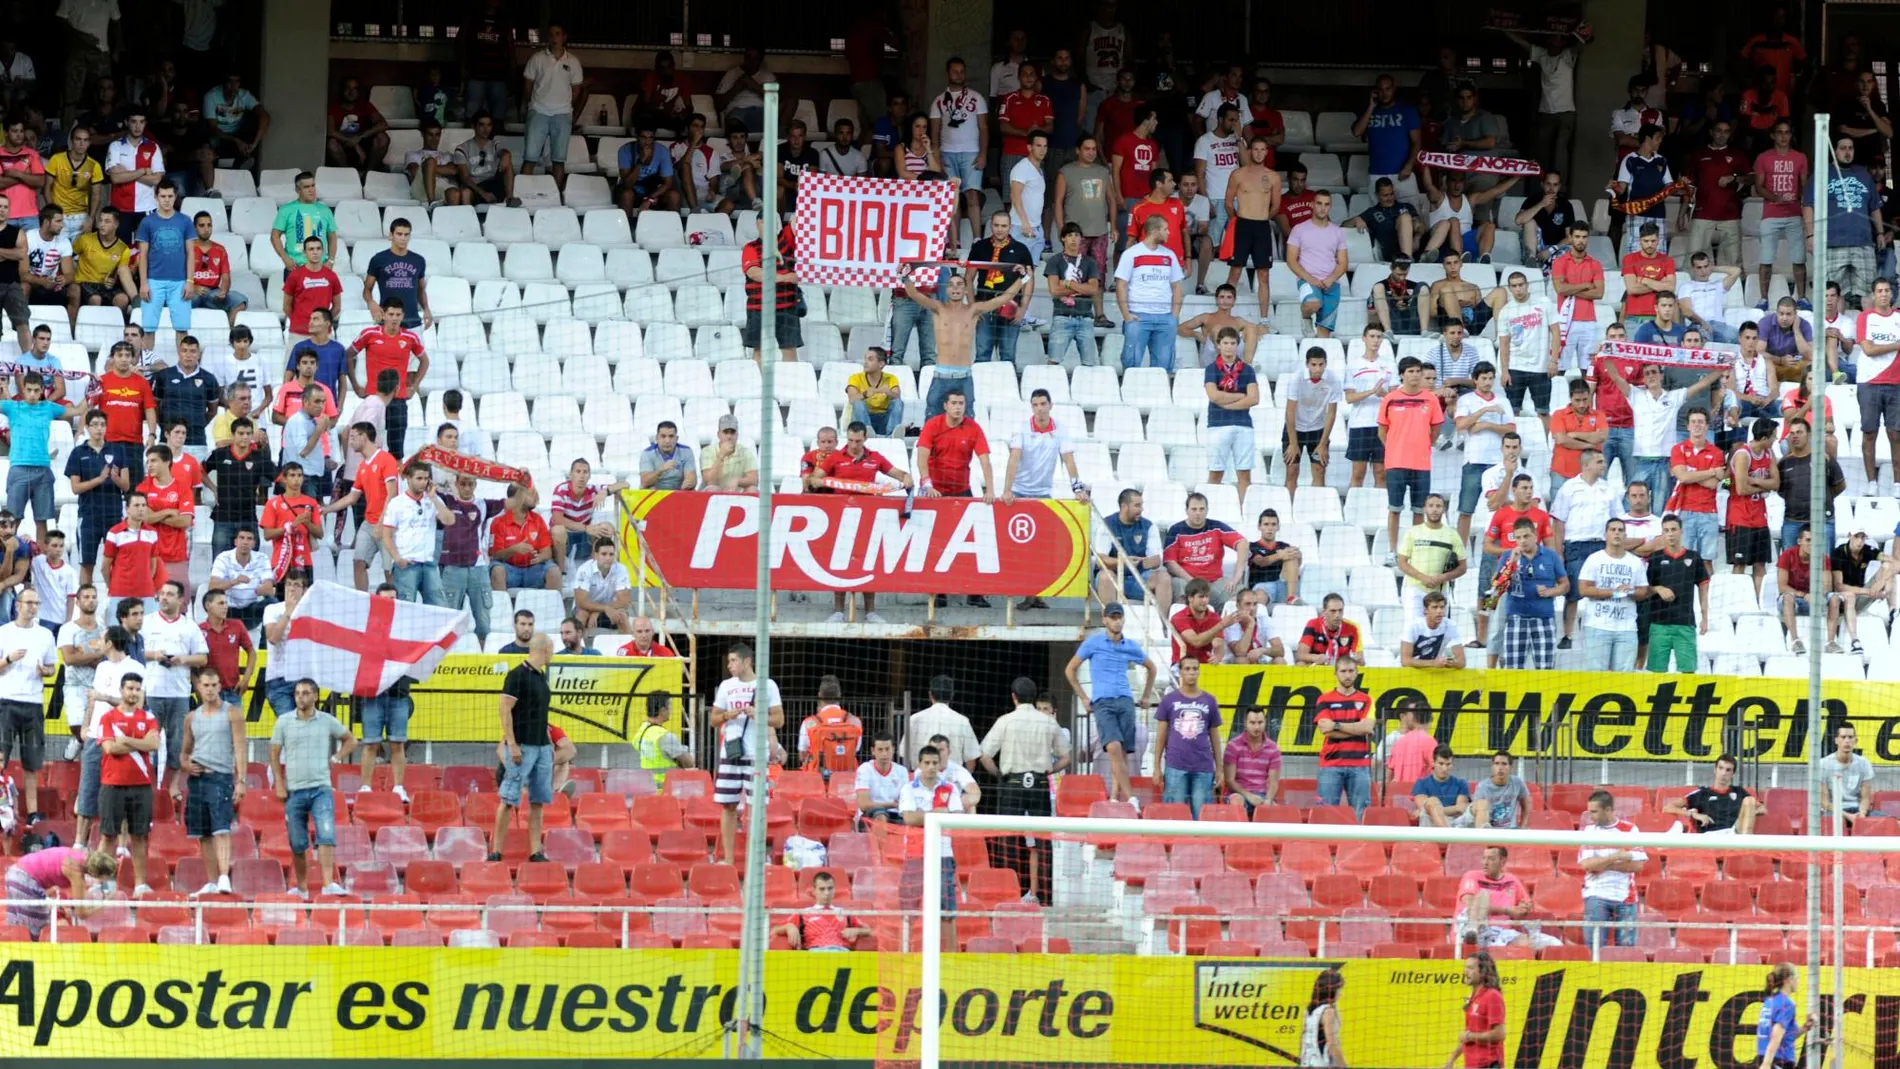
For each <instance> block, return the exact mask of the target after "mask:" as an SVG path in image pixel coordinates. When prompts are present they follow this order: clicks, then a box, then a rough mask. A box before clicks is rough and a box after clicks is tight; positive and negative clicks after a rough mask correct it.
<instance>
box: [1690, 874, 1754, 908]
mask: <svg viewBox="0 0 1900 1069" xmlns="http://www.w3.org/2000/svg"><path fill="white" fill-rule="evenodd" d="M1754 892H1755V889H1754V888H1753V887H1751V886H1750V885H1748V884H1745V883H1742V882H1740V881H1738V880H1715V881H1713V882H1710V883H1705V884H1703V885H1702V908H1703V909H1706V910H1710V911H1713V912H1716V913H1753V912H1754V911H1755V893H1754Z"/></svg>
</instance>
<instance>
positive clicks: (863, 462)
mask: <svg viewBox="0 0 1900 1069" xmlns="http://www.w3.org/2000/svg"><path fill="white" fill-rule="evenodd" d="M937 418H938V419H942V418H943V417H941V416H939V417H937ZM969 426H971V427H975V426H976V424H974V423H971V424H969ZM826 430H830V428H826ZM870 433H871V429H870V428H869V427H867V426H865V425H864V424H863V423H862V422H860V421H858V420H853V421H852V422H851V425H850V426H848V427H846V428H845V429H844V448H843V449H841V450H833V451H831V452H829V453H826V454H825V455H824V456H823V457H820V458H819V459H818V462H817V464H816V465H815V466H814V467H813V469H812V471H811V472H809V473H808V474H807V475H806V481H807V482H808V483H811V484H813V485H815V486H816V487H817V488H818V490H822V491H823V492H825V493H838V492H849V491H845V490H843V489H842V488H840V487H833V486H827V485H825V483H826V481H827V480H837V481H839V482H845V483H861V484H863V485H864V486H865V487H866V488H867V489H869V488H871V487H873V486H875V484H876V483H877V477H878V476H879V475H888V476H890V477H891V478H893V479H896V480H897V481H898V482H899V483H901V484H902V485H903V487H904V489H906V490H909V489H911V488H912V487H913V485H914V484H913V483H912V482H911V479H910V473H908V472H906V471H904V470H903V469H901V468H899V467H897V466H896V465H894V464H892V463H891V458H889V457H887V456H885V455H884V454H882V453H879V452H875V451H873V450H870V449H867V448H865V446H864V440H865V438H866V437H867V436H869V435H870ZM977 433H979V434H981V433H982V431H981V430H980V429H979V430H978V432H977ZM832 442H833V444H836V442H837V437H836V435H835V434H834V435H833V437H832ZM819 444H820V445H821V446H822V445H823V444H824V434H823V432H820V434H819ZM986 448H987V447H986ZM986 463H987V462H986ZM965 466H966V468H967V466H968V461H967V460H966V461H965ZM986 470H987V469H986ZM845 598H846V594H845V593H844V592H843V591H837V592H835V593H833V594H832V595H831V619H830V621H829V622H830V623H834V624H841V623H844V620H845V615H844V614H845ZM864 618H865V619H866V620H868V621H870V622H871V623H874V624H881V623H884V622H885V621H884V618H883V617H882V616H879V615H878V614H877V595H876V594H873V593H871V592H870V591H868V590H867V591H865V592H864Z"/></svg>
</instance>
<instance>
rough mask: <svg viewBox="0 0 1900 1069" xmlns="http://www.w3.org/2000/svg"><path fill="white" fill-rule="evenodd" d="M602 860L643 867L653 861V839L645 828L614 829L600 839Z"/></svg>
mask: <svg viewBox="0 0 1900 1069" xmlns="http://www.w3.org/2000/svg"><path fill="white" fill-rule="evenodd" d="M582 797H586V795H582ZM600 859H601V860H602V861H612V862H614V863H615V864H618V865H624V866H632V865H643V864H645V863H647V862H649V861H652V860H653V837H652V836H651V835H648V834H647V832H646V830H645V829H644V828H614V829H612V830H610V831H608V832H607V833H606V834H604V835H602V836H601V837H600Z"/></svg>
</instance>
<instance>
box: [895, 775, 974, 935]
mask: <svg viewBox="0 0 1900 1069" xmlns="http://www.w3.org/2000/svg"><path fill="white" fill-rule="evenodd" d="M897 811H898V813H899V814H901V815H902V816H903V820H904V823H905V824H907V825H910V826H911V827H918V828H921V827H923V824H924V814H925V813H933V812H934V813H961V812H964V805H963V792H962V791H960V790H958V789H957V786H956V784H954V783H951V782H950V781H949V780H946V779H944V778H943V754H941V753H939V752H938V750H937V748H936V747H935V746H925V747H924V748H923V749H922V750H921V751H919V752H918V754H917V780H916V782H914V783H911V782H907V783H905V785H904V789H903V793H901V794H900V795H899V796H898V799H897ZM909 842H910V846H909V849H908V851H907V856H906V857H905V860H904V869H903V873H902V875H900V876H899V877H898V884H897V900H898V906H899V908H901V909H906V910H914V909H917V908H919V907H920V906H921V905H922V904H923V895H924V863H923V854H924V851H923V840H922V839H921V838H912V839H910V840H909ZM939 845H940V846H941V847H942V863H941V864H940V865H939V866H938V868H939V871H940V872H941V874H942V878H943V879H942V887H941V890H940V892H939V895H938V908H939V909H941V910H942V915H943V921H942V927H943V937H944V938H945V939H946V940H948V942H946V943H945V944H944V945H945V946H954V945H955V942H956V938H957V922H956V917H955V914H956V909H957V861H956V857H955V850H954V848H953V845H952V843H951V841H950V836H949V835H944V836H942V837H941V838H940V839H939Z"/></svg>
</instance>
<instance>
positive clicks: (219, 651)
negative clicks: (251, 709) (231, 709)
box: [197, 531, 269, 706]
mask: <svg viewBox="0 0 1900 1069" xmlns="http://www.w3.org/2000/svg"><path fill="white" fill-rule="evenodd" d="M246 534H249V532H248V531H247V532H246ZM250 541H256V539H255V538H252V539H250ZM245 548H247V549H248V548H249V545H248V543H247V544H246V547H245ZM265 578H266V579H267V580H268V578H269V573H268V572H267V573H265ZM204 607H205V621H204V623H202V624H199V625H198V630H199V631H200V632H202V633H203V634H204V640H205V650H206V653H205V657H206V661H205V667H206V668H209V669H211V670H212V672H214V673H215V674H216V675H217V677H218V693H219V696H220V697H222V698H223V699H224V703H225V704H226V705H230V706H238V705H240V704H242V702H243V700H244V691H245V689H246V688H247V687H248V686H249V685H250V681H251V673H252V670H253V669H255V668H256V667H257V664H256V658H257V650H256V649H255V648H254V647H253V646H252V645H251V628H252V627H255V626H257V623H256V622H255V621H261V618H262V616H263V613H262V612H261V611H260V612H258V613H257V614H255V615H254V617H253V621H254V622H252V623H251V624H249V625H247V624H246V623H245V622H244V621H243V620H240V619H238V618H236V617H233V616H230V615H227V613H228V610H229V608H230V599H229V598H227V597H226V596H225V592H224V591H222V590H208V591H206V592H205V596H204ZM259 609H260V610H261V609H262V606H261V605H260V606H259ZM203 670H204V669H198V670H197V671H199V672H202V671H203ZM200 701H201V702H202V701H203V696H202V695H200Z"/></svg>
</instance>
